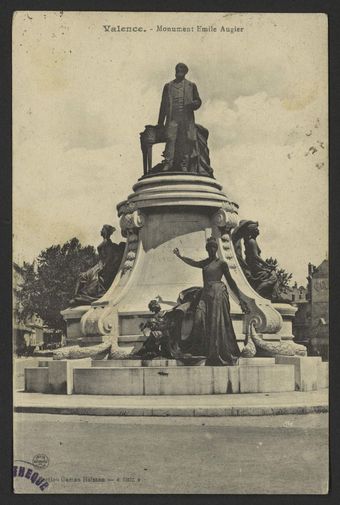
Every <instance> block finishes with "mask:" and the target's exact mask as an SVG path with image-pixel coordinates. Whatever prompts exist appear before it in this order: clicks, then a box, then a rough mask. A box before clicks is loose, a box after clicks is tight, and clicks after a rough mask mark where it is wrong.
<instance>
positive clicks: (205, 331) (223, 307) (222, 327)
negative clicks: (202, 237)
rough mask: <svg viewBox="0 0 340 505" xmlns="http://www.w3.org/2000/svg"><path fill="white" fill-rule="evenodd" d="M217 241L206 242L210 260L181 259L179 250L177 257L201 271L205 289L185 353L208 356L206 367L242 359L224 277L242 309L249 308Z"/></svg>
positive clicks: (230, 363)
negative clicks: (219, 256)
mask: <svg viewBox="0 0 340 505" xmlns="http://www.w3.org/2000/svg"><path fill="white" fill-rule="evenodd" d="M217 249H218V246H217V242H216V240H215V239H214V238H213V237H211V238H209V239H208V240H207V242H206V250H207V253H208V258H206V259H204V260H201V261H195V260H193V259H191V258H186V257H185V256H182V255H181V254H180V252H179V250H178V249H177V248H176V249H174V254H175V255H176V256H177V257H178V258H180V259H181V260H182V261H184V263H186V264H187V265H190V266H192V267H197V268H201V269H202V274H203V289H202V292H201V295H200V300H199V302H198V305H197V308H196V311H195V315H194V323H193V328H192V331H191V334H190V336H189V337H188V339H187V340H186V341H185V342H184V343H183V346H182V350H183V351H185V352H188V353H190V354H191V355H203V356H207V361H206V365H215V366H216V365H234V364H236V363H237V360H238V357H239V356H240V350H239V347H238V345H237V341H236V336H235V332H234V328H233V325H232V320H231V316H230V303H229V295H228V291H227V287H226V285H225V284H224V283H223V282H222V277H223V276H224V277H225V279H226V281H227V283H228V285H229V287H230V288H231V289H232V291H233V292H234V293H235V295H236V296H237V298H238V299H239V300H240V306H241V309H242V310H243V311H244V312H248V307H247V305H246V304H245V302H244V301H243V300H241V298H240V293H239V290H238V287H237V286H236V283H235V281H234V280H233V278H232V277H231V275H230V272H229V268H228V265H227V263H226V262H225V261H222V260H220V259H219V258H218V257H217Z"/></svg>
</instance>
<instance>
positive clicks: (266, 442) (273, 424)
mask: <svg viewBox="0 0 340 505" xmlns="http://www.w3.org/2000/svg"><path fill="white" fill-rule="evenodd" d="M14 423H15V425H14V432H15V437H14V459H15V460H20V461H15V465H17V466H20V465H21V466H25V468H28V467H30V468H32V469H33V471H34V470H36V468H35V469H34V468H33V466H32V464H31V463H32V461H33V460H34V457H35V456H36V455H44V456H42V457H41V456H40V462H42V468H40V469H39V472H40V475H41V476H43V477H44V479H45V480H46V481H47V482H48V487H45V489H44V490H43V491H42V490H40V488H39V487H38V486H36V485H34V484H32V482H31V481H30V480H29V479H26V478H25V477H16V478H15V479H14V486H15V490H16V492H17V493H39V494H47V493H113V494H114V493H176V494H177V493H180V494H182V493H189V494H196V493H198V494H200V493H211V494H213V493H216V494H221V493H222V494H232V493H235V494H267V493H268V494H271V493H272V494H277V493H279V494H292V493H293V494H303V493H307V494H320V493H327V490H328V415H327V414H308V415H284V416H281V415H277V416H264V417H257V416H253V417H218V418H213V417H211V418H210V417H201V418H200V417H171V418H160V417H137V416H136V417H107V416H104V417H97V416H81V415H80V416H76V415H59V414H30V413H16V414H14ZM45 456H47V458H46V457H45ZM36 459H37V458H35V461H36ZM38 460H39V458H38ZM47 463H48V466H46V465H47Z"/></svg>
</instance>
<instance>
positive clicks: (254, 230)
mask: <svg viewBox="0 0 340 505" xmlns="http://www.w3.org/2000/svg"><path fill="white" fill-rule="evenodd" d="M247 229H248V233H249V235H250V236H251V237H254V238H256V237H257V236H258V235H259V234H260V230H259V223H258V221H251V222H250V223H249V224H248V226H247Z"/></svg>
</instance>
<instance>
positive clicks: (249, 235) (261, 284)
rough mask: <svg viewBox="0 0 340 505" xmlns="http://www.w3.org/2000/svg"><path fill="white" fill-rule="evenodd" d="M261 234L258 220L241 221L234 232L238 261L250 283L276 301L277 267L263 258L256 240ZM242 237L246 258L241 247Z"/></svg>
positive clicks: (263, 294)
mask: <svg viewBox="0 0 340 505" xmlns="http://www.w3.org/2000/svg"><path fill="white" fill-rule="evenodd" d="M259 234H260V231H259V223H258V222H257V221H246V220H243V221H240V224H239V225H238V226H237V227H236V228H235V230H234V233H233V243H234V245H235V251H236V255H237V258H238V261H239V263H240V265H241V267H242V269H243V272H244V274H245V276H246V277H247V280H248V282H249V284H250V285H251V286H252V287H253V288H254V289H255V291H257V293H259V294H260V295H261V296H263V297H264V298H269V299H270V300H273V301H275V300H278V298H279V293H278V278H277V275H276V272H275V267H272V266H271V265H269V264H268V263H267V262H266V261H265V260H263V259H262V258H261V249H260V247H259V245H258V243H257V240H256V239H257V237H258V236H259ZM242 239H243V243H244V256H245V258H244V259H243V255H242V247H241V240H242Z"/></svg>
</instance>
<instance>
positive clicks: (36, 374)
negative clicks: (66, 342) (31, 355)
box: [25, 358, 91, 395]
mask: <svg viewBox="0 0 340 505" xmlns="http://www.w3.org/2000/svg"><path fill="white" fill-rule="evenodd" d="M90 366H91V358H83V359H74V360H66V359H64V360H51V361H39V363H38V367H36V368H25V391H27V392H30V393H58V394H68V395H70V394H72V393H73V369H74V368H75V367H77V368H80V367H90Z"/></svg>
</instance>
